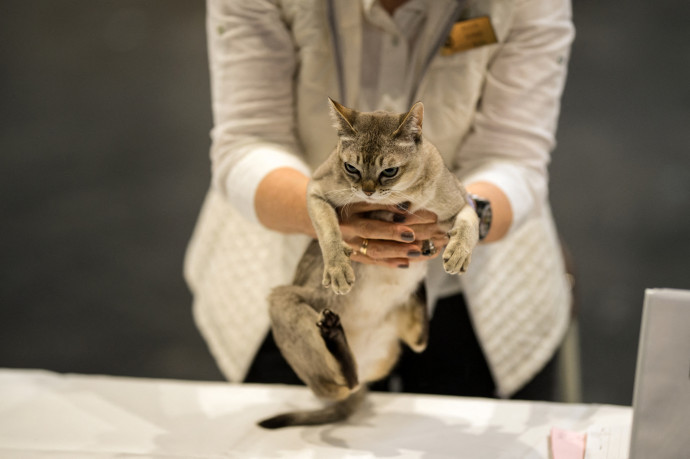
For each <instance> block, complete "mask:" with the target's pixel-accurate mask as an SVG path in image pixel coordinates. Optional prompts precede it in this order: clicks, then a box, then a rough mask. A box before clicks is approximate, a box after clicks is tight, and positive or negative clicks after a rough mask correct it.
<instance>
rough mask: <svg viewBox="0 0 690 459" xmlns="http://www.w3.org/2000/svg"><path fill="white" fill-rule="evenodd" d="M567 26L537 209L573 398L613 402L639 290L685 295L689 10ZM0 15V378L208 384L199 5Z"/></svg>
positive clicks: (79, 1) (602, 16)
mask: <svg viewBox="0 0 690 459" xmlns="http://www.w3.org/2000/svg"><path fill="white" fill-rule="evenodd" d="M616 5H617V6H616ZM574 10H575V23H576V27H577V31H578V36H577V40H576V43H575V46H574V48H573V55H572V59H571V65H570V69H571V70H570V78H569V81H568V85H567V88H566V93H565V96H564V100H563V114H562V117H561V123H560V130H559V146H558V148H557V150H556V152H555V153H554V160H553V164H552V170H551V171H552V201H553V205H554V212H555V215H556V218H557V221H558V222H559V226H560V230H561V233H562V235H563V237H564V239H565V240H566V241H567V243H568V245H569V246H570V248H571V250H572V252H573V253H574V255H575V258H576V264H577V268H578V274H579V276H578V294H579V299H580V323H581V333H582V336H581V343H582V352H583V372H584V397H585V400H586V401H590V402H607V403H621V404H629V403H631V400H632V398H631V397H632V384H633V375H634V367H635V356H636V351H637V335H638V333H639V320H640V312H641V306H642V298H643V292H644V288H647V287H675V288H690V279H689V278H688V275H687V273H688V263H687V260H688V259H690V238H689V237H688V234H690V217H688V215H690V212H689V211H690V173H689V171H690V158H689V156H688V154H687V149H688V147H689V146H690V128H689V127H690V89H688V85H687V82H688V81H690V49H689V48H690V41H689V40H688V39H687V32H686V31H685V24H686V23H687V21H688V20H689V19H690V4H687V3H684V2H675V1H671V0H661V1H658V2H635V3H634V4H631V3H628V2H621V1H619V2H605V3H601V2H591V1H590V2H583V1H576V3H575V5H574ZM2 11H3V14H1V15H0V66H1V67H0V68H1V71H0V101H1V102H0V120H1V124H0V151H1V154H0V171H1V174H2V180H1V181H0V211H1V212H2V220H1V221H0V234H2V238H1V239H0V254H1V256H2V263H1V264H0V366H3V367H32V368H47V369H51V370H56V371H64V372H82V373H107V374H115V375H131V376H145V377H172V378H187V379H221V375H220V372H219V371H218V369H217V368H216V366H215V364H214V362H213V359H212V358H211V357H210V355H209V354H208V351H207V349H206V346H205V344H204V343H203V341H202V340H201V338H200V337H199V335H198V332H197V331H196V328H195V327H194V323H193V319H192V316H191V312H190V303H191V297H190V295H189V292H188V291H187V288H186V286H185V284H184V282H183V280H182V276H181V271H182V267H181V266H182V258H183V255H184V250H185V245H186V243H187V240H188V238H189V236H190V234H191V231H192V228H193V225H194V221H195V218H196V215H197V212H198V210H199V206H200V204H201V201H202V199H203V196H204V192H205V190H206V188H207V186H208V181H209V162H208V147H209V137H208V131H209V129H210V127H211V114H210V107H209V100H210V96H209V84H208V71H207V58H206V48H205V32H204V2H202V1H195V2H190V1H184V0H175V1H172V0H166V1H163V0H150V1H140V0H139V1H134V0H108V1H105V0H102V1H99V2H90V1H86V0H72V1H67V0H64V1H59V2H55V1H51V0H41V1H38V0H36V1H32V2H22V1H18V0H12V1H4V2H3V8H2Z"/></svg>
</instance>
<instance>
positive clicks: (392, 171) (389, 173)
mask: <svg viewBox="0 0 690 459" xmlns="http://www.w3.org/2000/svg"><path fill="white" fill-rule="evenodd" d="M397 173H398V168H397V167H389V168H388V169H384V170H383V171H382V172H381V176H383V177H388V178H391V177H395V175H396V174H397Z"/></svg>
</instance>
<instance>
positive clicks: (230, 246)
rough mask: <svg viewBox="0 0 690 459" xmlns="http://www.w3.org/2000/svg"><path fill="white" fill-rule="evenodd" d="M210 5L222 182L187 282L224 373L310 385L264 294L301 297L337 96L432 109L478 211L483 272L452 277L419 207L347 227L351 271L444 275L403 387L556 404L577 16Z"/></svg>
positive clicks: (532, 6) (479, 5)
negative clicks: (562, 181)
mask: <svg viewBox="0 0 690 459" xmlns="http://www.w3.org/2000/svg"><path fill="white" fill-rule="evenodd" d="M432 4H433V8H432ZM207 9H208V17H207V30H208V46H209V56H210V69H211V82H212V97H213V114H214V127H213V130H212V132H211V135H212V140H213V143H212V147H211V159H212V166H213V167H212V186H211V188H210V190H209V192H208V195H207V198H206V200H205V202H204V205H203V208H202V211H201V214H200V216H199V221H198V223H197V227H196V229H195V232H194V235H193V237H192V240H191V242H190V245H189V248H188V252H187V256H186V260H185V276H186V279H187V281H188V284H189V286H190V289H191V290H192V292H193V294H194V315H195V320H196V323H197V325H198V327H199V329H200V331H201V333H202V335H203V337H204V338H205V339H206V341H207V342H208V344H209V347H210V349H211V352H212V353H213V355H214V357H215V359H216V361H217V362H218V365H219V367H220V368H221V370H222V371H223V373H224V374H225V376H226V377H227V378H228V379H229V380H232V381H244V380H247V381H256V382H291V381H294V380H295V379H294V378H295V377H294V375H292V374H291V373H290V370H289V367H287V365H286V364H285V363H284V362H283V361H282V359H281V357H280V355H279V354H278V352H277V350H276V349H275V345H273V344H272V342H271V337H270V336H269V334H268V333H267V332H268V329H269V319H268V313H267V302H266V298H267V296H268V293H269V292H270V290H271V289H272V288H273V287H275V286H277V285H281V284H286V283H289V282H290V280H291V278H292V274H293V272H294V269H295V266H296V263H297V261H298V260H299V258H300V256H301V254H302V252H303V251H304V248H305V247H306V246H307V244H308V242H309V240H310V239H311V238H313V237H315V232H314V228H313V226H312V223H311V220H310V218H309V216H308V214H307V208H306V190H307V184H308V183H309V178H310V175H311V173H312V172H313V170H314V169H315V168H316V167H317V166H318V165H319V164H321V163H322V162H323V161H324V159H325V158H326V157H327V156H328V155H329V154H330V153H331V151H332V150H333V148H334V146H335V144H336V140H337V139H336V134H335V131H334V130H333V129H332V127H331V119H330V117H329V106H328V103H327V100H328V97H333V98H334V99H338V100H339V101H341V102H343V103H344V104H346V105H347V106H349V107H356V108H357V109H358V110H360V111H375V110H379V109H383V110H388V111H397V112H406V111H407V110H408V109H409V107H410V106H411V105H412V104H413V103H414V102H416V101H423V102H424V107H425V113H424V132H425V136H426V137H427V138H429V139H430V140H431V141H432V142H433V143H434V144H435V145H436V147H437V148H438V150H439V151H440V152H441V154H442V156H443V159H444V161H445V162H446V165H447V166H448V167H449V168H450V169H451V170H452V171H453V173H454V174H456V176H457V177H458V178H460V180H461V181H462V182H463V183H464V184H465V186H466V188H467V190H468V191H469V192H470V193H472V195H473V196H474V200H473V204H474V205H475V206H476V207H477V210H478V213H479V214H480V217H481V218H482V219H483V224H482V225H481V231H480V239H481V241H482V243H481V244H480V245H479V246H478V247H477V248H476V249H475V250H474V252H473V254H472V264H471V265H470V268H469V270H468V271H467V273H465V274H463V275H462V276H451V275H448V274H446V273H445V272H444V271H443V267H442V266H441V265H442V263H441V260H440V259H439V258H437V257H438V255H439V253H440V252H441V251H440V250H436V248H441V247H443V246H444V245H445V244H446V243H447V237H446V235H445V234H444V233H443V232H442V231H440V230H439V228H438V226H437V221H436V216H435V215H434V214H433V213H431V212H429V211H425V210H421V211H417V212H415V213H413V214H411V213H409V212H406V208H405V202H400V203H397V204H398V205H397V206H389V207H388V208H387V209H388V210H390V211H392V212H394V213H395V215H396V217H395V218H394V219H393V221H392V222H382V221H378V220H373V219H370V218H367V217H368V215H369V212H370V211H372V210H376V209H375V208H374V207H372V205H371V204H365V203H358V204H354V205H352V206H349V207H348V209H347V212H340V213H339V215H340V218H341V220H340V229H341V232H342V236H343V239H344V241H345V242H346V243H347V244H348V245H349V246H350V247H351V248H352V249H353V253H352V256H351V259H352V261H353V262H357V263H367V264H379V265H385V266H389V267H390V269H404V268H406V267H408V266H410V264H412V263H417V262H429V274H428V276H427V279H426V281H425V287H426V288H425V290H426V298H427V304H428V305H429V308H430V311H432V316H431V317H432V319H431V326H430V327H431V328H430V338H429V345H428V348H427V350H426V351H425V352H424V353H422V354H420V355H404V356H403V359H402V361H401V362H400V364H399V368H398V369H397V370H396V377H395V378H394V379H393V380H392V381H391V382H390V384H391V385H393V386H395V387H396V388H398V389H402V390H404V391H409V392H426V393H443V394H457V395H468V396H500V397H518V398H537V399H551V398H553V389H554V384H555V382H554V374H553V373H554V372H553V368H552V367H553V363H552V359H553V357H554V355H555V353H556V351H557V350H558V348H559V346H560V343H561V341H562V339H563V336H564V334H565V331H566V328H567V325H568V321H569V316H570V310H569V309H570V304H571V293H570V288H569V285H568V282H567V278H566V275H565V268H564V261H563V258H562V255H561V250H560V246H559V241H558V238H557V234H556V230H555V226H554V222H553V218H552V216H551V212H550V208H549V203H548V172H547V167H548V163H549V155H550V152H551V150H552V149H553V147H554V145H555V130H556V125H557V120H558V113H559V108H560V102H559V101H560V97H561V93H562V90H563V86H564V83H565V77H566V71H567V62H568V57H569V49H570V45H571V42H572V39H573V36H574V30H573V25H572V21H571V7H570V2H569V1H568V0H532V1H506V0H481V1H479V0H435V1H433V2H431V1H429V0H397V1H395V0H283V1H269V0H261V1H256V2H244V1H241V0H207ZM425 241H427V242H425ZM428 241H431V243H429V242H428ZM291 378H293V379H291Z"/></svg>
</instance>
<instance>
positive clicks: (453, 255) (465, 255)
mask: <svg viewBox="0 0 690 459" xmlns="http://www.w3.org/2000/svg"><path fill="white" fill-rule="evenodd" d="M475 245H476V240H475V241H472V240H468V238H465V237H463V236H462V235H461V234H459V233H455V234H453V233H452V232H451V235H450V242H449V243H448V246H447V247H446V250H444V252H443V269H445V270H446V272H447V273H448V274H462V273H464V272H465V271H467V268H468V267H469V266H470V260H471V258H472V249H474V246H475Z"/></svg>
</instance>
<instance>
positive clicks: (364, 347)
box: [259, 99, 479, 429]
mask: <svg viewBox="0 0 690 459" xmlns="http://www.w3.org/2000/svg"><path fill="white" fill-rule="evenodd" d="M329 101H330V102H331V115H332V117H333V120H334V122H335V127H336V128H337V130H338V137H339V140H338V145H337V147H336V149H335V150H334V151H333V153H332V154H331V155H330V156H329V157H328V159H327V160H326V162H325V163H324V164H322V165H321V166H320V167H319V168H318V169H317V170H316V172H315V173H314V176H313V179H312V180H311V182H310V184H309V188H308V192H307V206H308V209H309V215H310V217H311V220H312V222H313V224H314V228H315V229H316V233H317V235H318V242H317V241H313V242H312V243H311V245H310V246H309V247H308V248H307V250H306V251H305V253H304V255H303V257H302V259H301V261H300V263H299V265H298V266H297V270H296V274H295V278H294V281H293V284H292V285H287V286H280V287H277V288H275V289H274V290H273V291H272V293H271V295H270V297H269V302H270V316H271V324H272V331H273V336H274V338H275V341H276V343H277V345H278V347H279V348H280V350H281V353H282V354H283V356H284V357H285V359H286V360H287V361H288V363H289V364H290V366H291V367H292V368H293V369H294V371H295V373H297V375H298V376H299V377H300V379H302V381H304V382H305V383H306V384H307V386H309V388H311V390H312V391H313V392H314V394H315V395H316V396H317V397H319V398H321V399H323V400H325V401H326V402H327V404H326V406H325V407H324V408H323V409H319V410H315V411H297V412H292V413H286V414H281V415H278V416H275V417H272V418H269V419H266V420H264V421H262V422H260V423H259V425H261V426H262V427H266V428H271V429H274V428H279V427H286V426H294V425H315V424H324V423H329V422H336V421H341V420H344V419H346V418H347V417H348V416H350V415H351V414H352V413H353V412H354V411H355V410H356V408H357V407H358V406H359V405H360V404H361V402H362V400H363V398H364V395H365V392H366V384H367V383H369V382H373V381H377V380H379V379H382V378H384V377H386V376H387V375H388V374H389V373H390V371H391V370H392V368H393V366H394V365H395V363H396V362H397V360H398V357H399V354H400V341H402V342H404V343H405V344H407V345H408V346H409V347H410V348H411V349H412V350H414V351H415V352H422V351H423V350H424V349H425V347H426V343H427V336H428V317H427V308H426V304H425V302H424V300H423V299H422V298H420V297H419V295H417V293H416V292H417V290H418V287H419V285H420V283H421V281H422V279H423V278H424V276H425V274H426V263H421V262H420V263H411V264H410V266H409V269H392V268H388V267H381V266H374V265H368V264H362V263H355V264H354V266H353V265H352V264H351V262H350V254H351V253H352V249H351V248H350V247H349V246H348V245H347V244H345V242H343V239H342V235H341V233H340V226H339V221H338V209H342V208H346V206H347V205H348V204H351V203H353V202H361V201H366V202H370V203H378V204H382V205H400V204H402V203H406V205H407V203H409V207H408V211H409V212H411V213H414V212H415V210H418V209H427V210H429V211H431V212H434V213H435V214H436V215H438V222H439V226H440V227H441V228H442V229H443V230H444V231H446V230H448V235H449V242H448V245H447V246H446V248H445V251H444V252H443V266H444V268H445V270H446V271H447V272H448V273H451V274H458V273H462V272H464V271H465V270H466V269H467V267H468V265H469V262H470V255H471V252H472V249H473V248H474V246H475V245H476V244H477V240H478V235H479V231H478V219H477V215H476V213H475V212H474V210H473V209H472V207H471V206H469V205H468V204H467V199H468V196H467V192H466V191H465V189H464V188H463V186H462V185H461V183H460V182H459V180H458V179H457V178H456V177H455V176H454V175H453V174H451V172H450V171H449V170H448V169H447V168H446V167H445V165H444V163H443V159H442V157H441V155H440V154H439V152H438V150H437V149H436V148H435V147H434V146H433V145H432V144H431V143H430V142H429V141H427V140H425V139H424V138H423V137H422V119H423V115H424V107H423V105H422V104H421V102H418V103H417V104H415V105H414V106H413V107H412V108H411V109H410V111H409V112H407V113H402V114H393V113H388V112H381V111H379V112H373V113H363V112H358V111H356V110H353V109H349V108H347V107H344V106H342V105H340V104H339V103H337V102H335V101H333V100H330V99H329ZM371 216H372V217H373V218H378V219H384V220H391V219H392V213H390V212H383V211H377V212H375V213H373V214H372V215H371ZM355 279H357V282H356V283H355ZM324 287H326V288H324ZM438 376H440V375H438ZM430 377H431V376H430Z"/></svg>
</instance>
